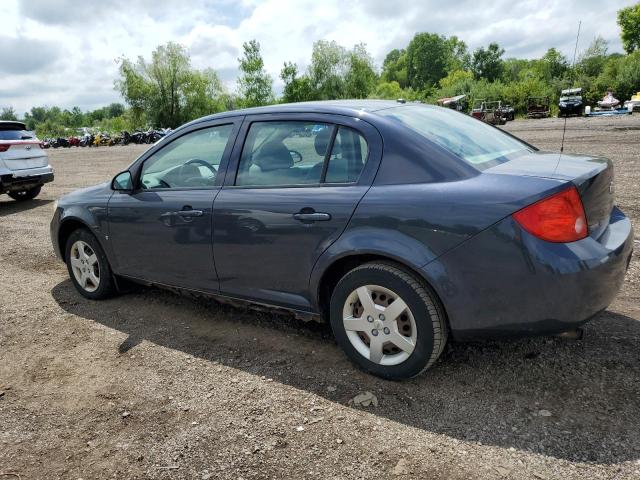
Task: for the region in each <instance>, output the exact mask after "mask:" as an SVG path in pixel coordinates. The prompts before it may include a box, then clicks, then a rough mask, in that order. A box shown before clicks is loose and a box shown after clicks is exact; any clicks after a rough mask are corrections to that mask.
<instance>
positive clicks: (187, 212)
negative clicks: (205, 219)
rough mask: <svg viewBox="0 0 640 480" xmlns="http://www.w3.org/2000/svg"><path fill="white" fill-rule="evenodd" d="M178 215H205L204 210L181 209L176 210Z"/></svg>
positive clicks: (184, 216) (187, 216) (186, 216)
mask: <svg viewBox="0 0 640 480" xmlns="http://www.w3.org/2000/svg"><path fill="white" fill-rule="evenodd" d="M176 215H178V216H179V217H183V218H190V217H201V216H202V215H204V212H203V211H202V210H180V211H179V212H176Z"/></svg>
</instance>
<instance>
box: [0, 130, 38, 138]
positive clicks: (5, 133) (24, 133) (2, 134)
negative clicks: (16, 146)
mask: <svg viewBox="0 0 640 480" xmlns="http://www.w3.org/2000/svg"><path fill="white" fill-rule="evenodd" d="M34 138H36V134H35V133H33V132H29V131H28V130H0V140H32V139H34Z"/></svg>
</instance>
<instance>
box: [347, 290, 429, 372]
mask: <svg viewBox="0 0 640 480" xmlns="http://www.w3.org/2000/svg"><path fill="white" fill-rule="evenodd" d="M342 320H343V325H344V328H345V331H346V333H347V337H348V338H349V341H350V342H351V344H352V345H353V347H354V348H355V349H356V350H357V351H358V353H360V354H361V355H362V356H363V357H365V358H367V359H368V360H369V361H371V362H374V363H376V364H379V365H385V366H390V365H398V364H400V363H402V362H404V361H405V360H407V359H408V358H409V356H411V354H412V353H413V350H414V349H415V345H416V340H417V328H416V323H415V319H414V317H413V314H412V313H411V310H410V309H409V307H408V306H407V304H406V303H405V301H404V300H403V299H402V298H400V296H399V295H398V294H397V293H395V292H393V291H391V290H389V289H388V288H385V287H381V286H379V285H365V286H362V287H360V288H357V289H356V290H354V291H353V292H351V294H350V295H349V296H348V297H347V300H346V301H345V304H344V307H343V317H342Z"/></svg>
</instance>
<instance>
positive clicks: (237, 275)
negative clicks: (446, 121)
mask: <svg viewBox="0 0 640 480" xmlns="http://www.w3.org/2000/svg"><path fill="white" fill-rule="evenodd" d="M241 138H242V139H244V142H241V141H240V139H241ZM381 154H382V141H381V138H380V135H379V133H378V132H377V130H376V129H375V128H374V127H372V126H371V125H369V124H368V123H366V122H364V121H361V120H357V119H353V118H348V117H342V116H332V115H302V114H287V115H284V114H279V115H263V116H250V117H247V118H246V119H245V122H244V124H243V127H242V130H241V133H240V136H239V140H238V142H236V148H235V149H234V152H233V155H232V161H231V162H230V167H229V170H228V172H227V175H226V178H225V182H224V187H223V188H222V190H221V192H220V194H219V195H218V197H217V198H216V201H215V203H214V257H215V261H216V267H217V271H218V275H219V277H220V289H221V291H222V293H226V294H228V295H231V296H236V297H242V298H249V299H253V300H258V301H265V302H268V303H271V304H279V305H284V306H289V307H294V308H301V309H308V308H309V307H310V302H309V293H308V285H309V276H310V273H311V270H312V268H313V265H314V264H315V262H316V260H317V259H318V257H319V256H320V255H321V254H322V252H324V251H325V250H326V249H327V248H328V247H329V246H330V245H331V244H332V243H333V242H334V241H335V240H336V239H337V238H338V237H339V236H340V234H341V233H342V232H343V231H344V229H345V227H346V225H347V223H348V221H349V219H350V218H351V215H352V214H353V211H354V210H355V208H356V206H357V204H358V202H359V201H360V200H361V198H362V197H363V196H364V194H365V193H366V191H367V190H368V188H369V187H370V185H371V182H372V180H373V177H374V176H375V173H376V170H377V167H378V164H379V161H380V157H381Z"/></svg>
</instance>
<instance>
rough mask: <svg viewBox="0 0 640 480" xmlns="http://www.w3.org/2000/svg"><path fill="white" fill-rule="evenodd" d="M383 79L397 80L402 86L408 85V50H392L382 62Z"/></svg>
mask: <svg viewBox="0 0 640 480" xmlns="http://www.w3.org/2000/svg"><path fill="white" fill-rule="evenodd" d="M381 80H382V81H383V82H385V83H390V82H396V83H398V85H399V86H400V87H401V88H406V86H407V52H406V51H405V50H404V49H401V50H398V49H397V48H396V49H393V50H391V51H390V52H389V53H388V54H387V56H386V57H385V59H384V62H383V63H382V75H381Z"/></svg>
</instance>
